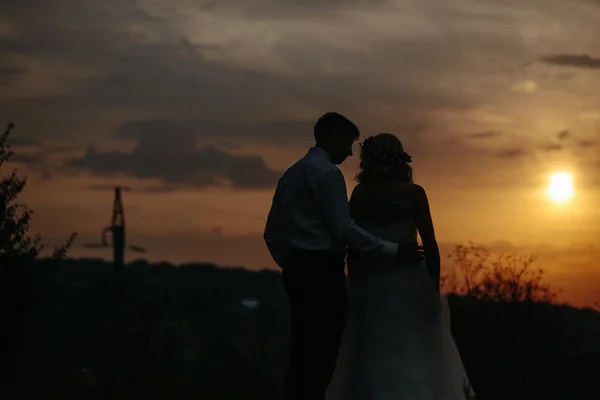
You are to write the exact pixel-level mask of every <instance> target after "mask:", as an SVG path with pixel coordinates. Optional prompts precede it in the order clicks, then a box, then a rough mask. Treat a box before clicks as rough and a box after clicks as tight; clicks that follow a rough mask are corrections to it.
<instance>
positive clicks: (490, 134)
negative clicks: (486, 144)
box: [467, 131, 502, 139]
mask: <svg viewBox="0 0 600 400" xmlns="http://www.w3.org/2000/svg"><path fill="white" fill-rule="evenodd" d="M501 135H502V132H500V131H485V132H476V133H470V134H468V135H467V137H468V138H470V139H490V138H494V137H498V136H501Z"/></svg>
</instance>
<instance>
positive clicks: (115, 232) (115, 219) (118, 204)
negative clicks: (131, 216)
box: [83, 186, 146, 274]
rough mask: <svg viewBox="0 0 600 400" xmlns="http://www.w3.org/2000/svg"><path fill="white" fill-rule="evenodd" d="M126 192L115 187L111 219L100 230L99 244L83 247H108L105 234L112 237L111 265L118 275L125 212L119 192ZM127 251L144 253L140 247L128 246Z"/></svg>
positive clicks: (123, 263)
mask: <svg viewBox="0 0 600 400" xmlns="http://www.w3.org/2000/svg"><path fill="white" fill-rule="evenodd" d="M124 190H127V188H123V187H121V186H117V187H115V198H114V201H113V212H112V219H111V223H110V225H109V226H107V227H105V228H104V229H102V232H101V234H100V237H101V241H100V243H85V244H84V245H83V247H85V248H88V249H94V248H104V247H108V239H107V234H111V235H112V249H113V263H114V269H115V273H117V274H120V273H121V272H122V269H123V266H124V265H125V247H126V246H125V211H124V209H123V200H122V197H121V192H122V191H124ZM127 249H129V250H131V251H134V252H136V253H146V249H145V248H144V247H141V246H129V247H127Z"/></svg>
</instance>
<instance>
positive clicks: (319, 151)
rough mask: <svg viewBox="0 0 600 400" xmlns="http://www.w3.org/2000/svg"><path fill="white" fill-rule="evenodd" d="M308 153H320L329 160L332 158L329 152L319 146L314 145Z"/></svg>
mask: <svg viewBox="0 0 600 400" xmlns="http://www.w3.org/2000/svg"><path fill="white" fill-rule="evenodd" d="M308 154H315V155H319V156H321V157H324V158H325V159H326V160H327V161H331V158H330V157H329V154H327V152H326V151H325V150H323V149H322V148H320V147H317V146H313V147H311V148H310V149H309V150H308Z"/></svg>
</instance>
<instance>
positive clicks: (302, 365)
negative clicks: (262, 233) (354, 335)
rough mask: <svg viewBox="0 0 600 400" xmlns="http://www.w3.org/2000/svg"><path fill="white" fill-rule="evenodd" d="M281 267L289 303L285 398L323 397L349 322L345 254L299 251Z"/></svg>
mask: <svg viewBox="0 0 600 400" xmlns="http://www.w3.org/2000/svg"><path fill="white" fill-rule="evenodd" d="M289 260H290V261H289V262H288V263H287V264H286V265H285V266H284V268H283V269H282V275H283V283H284V286H285V290H286V292H287V294H288V297H289V302H290V320H291V345H290V360H289V369H288V372H287V375H286V382H285V390H286V400H324V399H325V390H326V389H327V386H328V385H329V383H330V382H331V378H332V375H333V370H334V369H335V364H336V361H337V357H338V352H339V348H340V344H341V340H342V333H343V331H344V323H345V320H346V304H347V292H346V276H345V274H344V265H345V261H344V256H342V255H336V254H333V253H330V252H325V251H306V250H296V251H294V252H293V254H292V255H291V256H290V258H289Z"/></svg>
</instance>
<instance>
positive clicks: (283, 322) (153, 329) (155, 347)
mask: <svg viewBox="0 0 600 400" xmlns="http://www.w3.org/2000/svg"><path fill="white" fill-rule="evenodd" d="M126 268H127V277H126V280H125V282H124V296H125V304H126V307H125V308H126V311H125V312H126V324H125V329H126V336H125V346H124V348H125V356H124V357H123V359H122V362H117V361H115V359H114V358H113V357H112V355H113V354H114V352H113V347H114V346H113V344H114V337H115V336H114V332H115V330H114V325H113V316H114V304H113V278H112V276H113V275H112V267H111V265H110V264H108V263H106V262H104V261H101V260H63V261H54V260H41V261H38V262H37V263H36V264H34V265H33V267H32V268H31V269H30V270H29V272H28V275H27V276H24V277H22V278H21V279H22V281H21V282H15V283H14V285H12V287H13V289H15V292H14V293H17V291H16V288H20V289H19V291H18V293H19V294H15V296H19V297H18V299H20V300H19V301H21V302H22V303H26V304H28V306H27V310H28V312H27V315H26V316H27V318H26V321H27V323H26V329H25V332H24V334H23V335H22V339H23V343H22V344H23V349H22V350H20V357H19V365H18V369H17V371H18V381H19V382H20V392H21V393H22V394H23V396H26V395H27V396H30V395H41V394H43V395H44V397H45V398H57V399H58V398H60V399H79V398H85V399H101V398H115V396H114V394H112V393H109V392H108V390H110V388H111V387H113V386H114V385H113V383H114V380H115V379H118V377H119V376H122V377H123V379H124V381H123V384H122V385H121V386H122V387H125V388H127V389H126V391H125V393H124V394H123V397H122V398H124V399H188V398H198V399H242V398H243V399H248V400H253V399H256V400H258V399H260V400H268V399H278V398H282V383H283V373H284V370H285V366H286V358H287V354H286V346H287V339H288V327H287V322H288V320H287V308H286V307H287V301H286V297H285V293H284V292H283V289H282V285H281V282H280V276H279V274H278V273H277V272H274V271H261V272H250V271H246V270H242V269H224V268H218V267H216V266H213V265H195V264H192V265H182V266H179V267H177V268H175V267H174V266H172V265H169V264H147V263H145V262H136V263H133V264H129V265H128V266H127V267H126ZM27 282H32V284H31V286H29V287H27V285H26V283H27ZM450 305H451V307H452V327H453V333H454V335H455V338H456V341H457V344H458V346H459V349H460V351H461V354H462V356H463V359H464V362H465V365H466V368H467V370H468V372H469V375H470V378H471V380H472V383H473V385H474V387H475V390H476V392H477V393H478V395H479V396H478V398H480V399H512V400H516V399H545V400H549V399H573V398H592V397H593V395H594V393H596V394H597V393H599V392H600V383H599V382H598V379H597V377H598V376H600V341H599V340H598V337H599V335H600V314H599V313H597V312H595V311H592V310H586V309H584V310H580V309H575V308H571V307H567V306H557V305H548V304H502V303H492V302H482V301H478V300H475V299H473V298H468V297H459V296H451V297H450ZM119 365H120V367H118V366H119ZM120 371H124V373H122V374H121V373H120Z"/></svg>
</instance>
